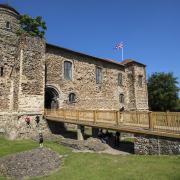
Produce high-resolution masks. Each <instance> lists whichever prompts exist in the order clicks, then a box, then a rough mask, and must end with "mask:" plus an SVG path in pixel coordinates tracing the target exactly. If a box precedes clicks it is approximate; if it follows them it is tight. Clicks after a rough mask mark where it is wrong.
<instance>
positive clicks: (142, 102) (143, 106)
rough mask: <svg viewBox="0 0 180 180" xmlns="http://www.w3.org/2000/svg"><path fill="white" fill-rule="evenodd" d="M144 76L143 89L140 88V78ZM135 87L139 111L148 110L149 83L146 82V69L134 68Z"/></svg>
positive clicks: (138, 66) (137, 66)
mask: <svg viewBox="0 0 180 180" xmlns="http://www.w3.org/2000/svg"><path fill="white" fill-rule="evenodd" d="M139 75H140V76H142V87H141V86H139V83H138V76H139ZM134 79H135V82H134V87H135V92H134V93H135V99H136V108H137V109H138V110H148V109H149V107H148V92H147V82H146V72H145V68H144V67H143V66H140V65H135V66H134Z"/></svg>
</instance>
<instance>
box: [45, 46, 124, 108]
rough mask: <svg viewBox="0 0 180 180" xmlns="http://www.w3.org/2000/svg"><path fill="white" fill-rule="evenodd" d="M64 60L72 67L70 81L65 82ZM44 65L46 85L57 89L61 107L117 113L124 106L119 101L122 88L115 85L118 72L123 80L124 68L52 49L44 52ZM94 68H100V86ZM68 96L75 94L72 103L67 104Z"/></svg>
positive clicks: (122, 91)
mask: <svg viewBox="0 0 180 180" xmlns="http://www.w3.org/2000/svg"><path fill="white" fill-rule="evenodd" d="M65 60H68V61H71V62H72V64H73V68H72V71H73V73H72V74H73V77H72V81H68V80H65V79H64V67H63V66H64V61H65ZM46 66H47V77H46V78H47V79H46V80H47V82H46V84H47V85H53V86H54V87H56V88H57V89H58V90H59V93H60V98H59V105H60V107H64V108H80V109H107V110H112V109H113V110H114V109H116V110H119V109H120V108H121V107H122V106H123V105H124V104H120V102H119V94H120V93H124V87H123V86H118V73H119V72H121V73H122V74H123V78H124V77H125V72H124V68H123V67H121V66H118V65H115V64H112V63H108V62H101V61H97V60H96V59H93V58H90V57H86V56H79V55H77V54H75V53H70V52H67V51H64V50H61V49H54V48H52V49H51V48H48V49H47V52H46ZM96 66H98V67H101V68H102V84H96ZM124 86H125V84H124ZM70 93H75V94H76V102H75V103H72V104H70V103H69V102H68V95H69V94H70Z"/></svg>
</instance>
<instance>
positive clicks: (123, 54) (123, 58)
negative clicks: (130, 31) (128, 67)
mask: <svg viewBox="0 0 180 180" xmlns="http://www.w3.org/2000/svg"><path fill="white" fill-rule="evenodd" d="M121 49H122V51H121V52H122V61H123V59H124V50H123V49H124V47H122V48H121Z"/></svg>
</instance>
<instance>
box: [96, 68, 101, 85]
mask: <svg viewBox="0 0 180 180" xmlns="http://www.w3.org/2000/svg"><path fill="white" fill-rule="evenodd" d="M100 83H102V68H100V67H96V84H100Z"/></svg>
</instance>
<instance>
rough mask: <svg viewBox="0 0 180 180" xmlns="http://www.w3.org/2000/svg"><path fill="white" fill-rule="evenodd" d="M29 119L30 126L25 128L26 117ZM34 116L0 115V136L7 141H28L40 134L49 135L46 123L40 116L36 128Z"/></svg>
mask: <svg viewBox="0 0 180 180" xmlns="http://www.w3.org/2000/svg"><path fill="white" fill-rule="evenodd" d="M27 116H28V117H30V125H31V127H29V126H27V123H26V121H25V118H26V117H27ZM35 117H36V114H34V115H33V114H19V113H16V112H14V113H0V134H3V135H5V136H7V137H8V138H9V139H24V138H25V139H29V138H34V137H37V136H38V134H39V133H40V132H41V133H43V135H49V134H51V132H50V130H49V128H48V125H47V122H46V120H45V119H43V117H42V116H41V115H40V123H39V126H38V127H36V125H37V124H36V122H35Z"/></svg>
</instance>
